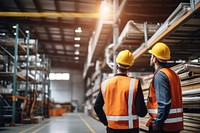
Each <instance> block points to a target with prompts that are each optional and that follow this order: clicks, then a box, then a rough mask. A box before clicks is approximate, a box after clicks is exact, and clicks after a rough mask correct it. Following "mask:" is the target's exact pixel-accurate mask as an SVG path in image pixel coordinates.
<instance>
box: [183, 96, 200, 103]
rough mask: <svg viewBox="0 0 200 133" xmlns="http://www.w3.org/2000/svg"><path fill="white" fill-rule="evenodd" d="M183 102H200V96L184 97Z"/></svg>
mask: <svg viewBox="0 0 200 133" xmlns="http://www.w3.org/2000/svg"><path fill="white" fill-rule="evenodd" d="M182 100H183V102H200V97H183V98H182Z"/></svg>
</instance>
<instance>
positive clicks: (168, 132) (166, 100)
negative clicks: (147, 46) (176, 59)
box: [147, 42, 183, 133]
mask: <svg viewBox="0 0 200 133" xmlns="http://www.w3.org/2000/svg"><path fill="white" fill-rule="evenodd" d="M148 52H149V53H150V54H151V59H150V65H151V66H153V67H154V68H155V72H154V76H153V80H152V82H151V84H150V89H149V96H148V100H147V107H148V113H149V115H150V118H149V120H148V122H147V126H148V127H149V132H150V133H179V132H180V131H181V130H182V129H183V107H182V90H181V84H180V79H179V77H178V75H177V74H176V73H175V72H174V71H173V70H171V69H170V68H167V67H166V64H167V60H169V59H170V58H171V57H170V49H169V47H168V46H167V45H166V44H164V43H162V42H159V43H157V44H155V45H154V47H153V48H152V49H151V50H149V51H148Z"/></svg>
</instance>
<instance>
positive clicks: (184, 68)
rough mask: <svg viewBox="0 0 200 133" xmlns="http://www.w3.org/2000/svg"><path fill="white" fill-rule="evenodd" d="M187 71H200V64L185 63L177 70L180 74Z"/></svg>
mask: <svg viewBox="0 0 200 133" xmlns="http://www.w3.org/2000/svg"><path fill="white" fill-rule="evenodd" d="M186 71H192V72H194V73H200V64H184V65H183V66H182V67H180V68H179V69H177V70H175V72H176V73H178V74H180V73H183V72H186Z"/></svg>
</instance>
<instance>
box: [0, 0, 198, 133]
mask: <svg viewBox="0 0 200 133" xmlns="http://www.w3.org/2000/svg"><path fill="white" fill-rule="evenodd" d="M160 41H161V42H164V43H166V44H167V45H168V46H169V47H170V50H171V57H172V58H171V60H170V61H168V64H169V67H170V68H171V69H172V70H174V71H175V72H176V73H177V74H178V75H179V77H180V79H181V86H182V95H183V110H184V130H183V131H181V132H182V133H195V132H199V131H200V121H199V118H200V114H199V113H200V97H199V96H200V80H199V79H200V47H199V45H200V1H199V0H178V1H174V0H151V1H148V0H7V1H0V132H9V131H10V132H12V131H14V130H15V131H17V132H52V131H53V130H56V129H53V127H55V126H56V125H54V124H52V123H51V122H53V120H54V121H58V122H60V123H61V122H64V123H67V122H69V121H70V120H72V119H73V118H75V117H77V118H78V119H80V121H81V122H82V124H83V123H84V124H85V125H83V126H85V128H86V130H82V129H81V128H80V129H79V128H78V131H80V130H82V132H92V133H98V132H101V133H102V132H105V130H106V129H105V127H104V126H103V125H102V124H101V123H100V122H99V120H98V118H97V116H96V114H95V112H94V110H93V105H94V102H95V100H96V97H97V94H98V92H99V89H100V84H101V82H102V81H104V80H105V79H107V78H108V77H112V76H113V75H114V74H115V73H116V70H115V67H114V66H115V65H116V63H115V58H116V55H117V54H118V53H119V52H120V51H121V50H124V49H128V50H130V51H131V52H132V53H133V56H134V60H135V62H134V65H133V67H132V68H131V71H130V73H129V76H130V77H137V78H140V79H141V81H142V90H143V94H144V99H145V100H147V96H148V88H149V84H150V82H151V80H152V76H153V72H154V69H153V68H152V67H150V65H149V60H150V58H151V57H150V54H149V53H148V52H147V51H148V50H149V49H150V48H152V47H153V46H154V45H155V44H156V43H157V42H160ZM79 113H80V114H79ZM74 114H76V115H74ZM147 117H148V116H146V117H144V118H141V119H140V128H141V132H142V131H143V132H146V131H147V130H148V129H147V127H146V126H145V123H146V121H147ZM65 118H66V119H67V120H66V119H65ZM66 121H67V122H66ZM44 122H45V123H46V122H47V123H48V122H49V123H51V124H46V126H45V127H44V128H46V127H49V128H48V131H47V130H45V129H44V128H43V126H42V125H41V127H39V126H38V125H37V124H38V123H40V124H42V123H44ZM73 122H74V121H73ZM73 122H72V123H73ZM72 123H71V124H72ZM21 124H22V125H25V126H22V125H21ZM68 124H69V125H70V122H69V123H68ZM88 124H89V125H88ZM90 124H91V125H92V126H91V125H90ZM94 124H97V125H96V126H94ZM35 125H37V126H38V127H36V126H35ZM50 125H51V126H52V127H51V126H50ZM86 125H87V126H86ZM32 127H34V128H32ZM80 127H81V126H80ZM22 128H23V129H22ZM69 128H71V127H69ZM99 128H101V129H99ZM40 129H41V130H40ZM62 129H63V130H62V132H77V131H75V130H77V129H76V128H72V129H70V130H71V131H66V130H68V129H67V128H66V127H65V126H63V127H62ZM51 130H52V131H51ZM58 130H59V129H58ZM60 130H61V129H60Z"/></svg>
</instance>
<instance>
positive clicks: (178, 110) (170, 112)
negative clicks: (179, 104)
mask: <svg viewBox="0 0 200 133" xmlns="http://www.w3.org/2000/svg"><path fill="white" fill-rule="evenodd" d="M182 112H183V109H182V108H176V109H170V111H169V114H175V113H182ZM148 113H150V114H157V113H158V110H157V109H148Z"/></svg>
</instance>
